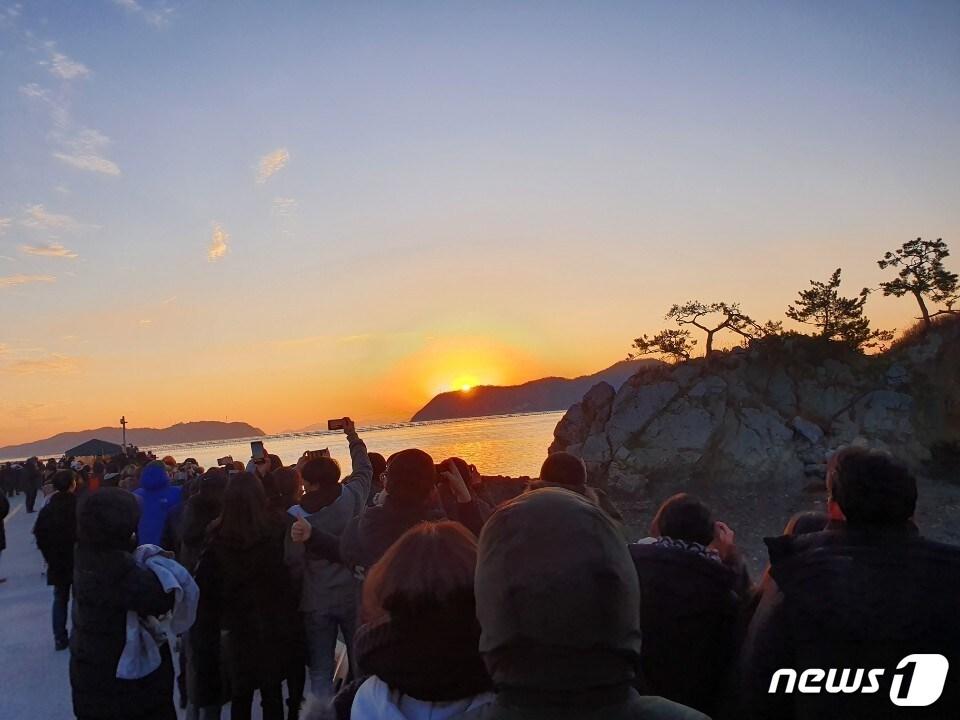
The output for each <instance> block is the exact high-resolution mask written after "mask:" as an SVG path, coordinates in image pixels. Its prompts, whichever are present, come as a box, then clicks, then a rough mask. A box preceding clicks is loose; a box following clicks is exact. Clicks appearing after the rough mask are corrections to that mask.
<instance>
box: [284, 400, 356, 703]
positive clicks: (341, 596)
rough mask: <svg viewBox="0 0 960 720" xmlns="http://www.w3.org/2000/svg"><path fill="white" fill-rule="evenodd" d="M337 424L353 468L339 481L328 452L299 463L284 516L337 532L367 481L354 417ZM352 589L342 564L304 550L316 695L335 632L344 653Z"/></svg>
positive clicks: (327, 678)
mask: <svg viewBox="0 0 960 720" xmlns="http://www.w3.org/2000/svg"><path fill="white" fill-rule="evenodd" d="M343 425H344V428H343V430H344V433H345V434H346V436H347V442H348V443H349V447H350V458H351V463H352V468H353V471H352V472H351V474H350V475H348V476H347V477H346V478H344V479H343V482H340V465H339V463H338V462H337V461H336V460H335V459H334V458H331V457H314V458H312V459H309V460H306V461H305V462H304V463H303V465H302V467H301V468H300V475H301V477H302V478H303V488H304V491H305V492H304V495H303V497H302V498H300V503H299V504H297V505H293V506H292V507H290V508H289V510H288V512H289V514H290V516H292V517H294V518H300V519H304V520H306V521H307V522H308V523H309V524H310V526H311V528H312V529H317V530H320V531H322V532H325V533H329V534H331V535H334V536H338V537H339V536H340V535H341V534H342V533H343V531H344V529H345V528H346V527H347V523H349V522H350V521H351V520H353V519H354V518H356V517H357V516H359V515H360V513H362V512H363V511H364V508H366V503H367V497H368V496H369V494H370V485H371V483H372V481H373V466H372V465H371V463H370V457H369V455H368V454H367V446H366V445H364V443H363V440H361V439H360V436H359V435H357V430H356V425H355V423H354V422H353V420H351V419H350V418H344V419H343ZM274 475H276V473H274ZM357 593H358V587H357V580H356V578H355V577H354V575H353V572H352V571H351V570H349V569H348V568H347V567H345V566H344V565H342V564H341V563H338V562H331V561H329V560H327V559H325V558H323V557H319V556H316V555H313V554H309V555H307V556H306V562H305V567H304V576H303V591H302V596H301V599H300V610H301V611H302V612H303V613H304V624H305V628H306V634H307V647H308V649H309V654H310V692H311V693H312V694H313V695H314V696H316V697H319V698H321V699H322V698H329V697H330V696H331V695H332V694H333V673H334V669H335V662H334V656H335V652H336V645H337V636H338V634H340V633H342V634H343V640H344V643H345V644H346V646H347V653H348V656H350V653H351V649H352V645H353V633H354V631H355V630H356V623H357Z"/></svg>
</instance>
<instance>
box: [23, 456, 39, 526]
mask: <svg viewBox="0 0 960 720" xmlns="http://www.w3.org/2000/svg"><path fill="white" fill-rule="evenodd" d="M22 473H23V474H22V478H23V480H22V482H23V491H24V493H25V494H26V498H27V499H26V507H27V512H28V513H32V512H34V506H35V505H36V502H37V492H38V491H39V490H40V481H41V479H42V475H41V472H40V463H39V461H38V460H37V458H35V457H32V458H30V459H29V460H27V462H26V464H25V465H24V466H23V471H22Z"/></svg>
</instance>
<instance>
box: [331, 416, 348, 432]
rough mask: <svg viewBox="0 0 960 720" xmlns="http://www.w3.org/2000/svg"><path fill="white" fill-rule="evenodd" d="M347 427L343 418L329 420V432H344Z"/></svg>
mask: <svg viewBox="0 0 960 720" xmlns="http://www.w3.org/2000/svg"><path fill="white" fill-rule="evenodd" d="M344 427H345V425H344V422H343V418H337V419H336V420H327V430H343V428H344Z"/></svg>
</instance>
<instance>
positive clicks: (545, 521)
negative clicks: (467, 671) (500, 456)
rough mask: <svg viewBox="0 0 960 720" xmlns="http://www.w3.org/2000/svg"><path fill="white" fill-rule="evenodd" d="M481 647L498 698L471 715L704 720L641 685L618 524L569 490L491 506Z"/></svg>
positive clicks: (632, 597)
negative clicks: (653, 695)
mask: <svg viewBox="0 0 960 720" xmlns="http://www.w3.org/2000/svg"><path fill="white" fill-rule="evenodd" d="M475 588H476V596H477V618H478V619H479V621H480V627H481V628H482V633H481V636H480V652H481V653H482V654H483V657H484V661H485V663H486V665H487V669H488V670H489V671H490V675H491V677H492V679H493V684H494V688H495V689H496V693H497V699H496V701H495V702H494V703H493V704H490V705H487V706H485V707H483V708H480V709H478V710H473V711H471V712H468V713H465V714H464V715H463V716H462V717H464V718H470V719H471V720H478V719H482V720H500V719H501V718H504V719H505V718H516V719H517V720H526V719H528V718H537V719H539V718H544V719H546V718H578V719H586V718H590V719H593V718H596V719H597V720H600V719H601V718H603V719H604V720H621V719H623V720H634V719H640V718H657V719H660V718H663V719H664V720H686V719H687V718H689V719H691V720H693V719H698V720H703V719H704V718H705V716H704V715H702V714H701V713H699V712H697V711H695V710H691V709H690V708H686V707H684V706H682V705H677V704H675V703H671V702H670V701H668V700H664V699H662V698H649V697H648V698H644V697H641V696H640V695H639V694H638V693H637V691H636V690H635V689H634V688H633V686H632V685H633V682H634V679H635V677H636V673H637V668H638V666H639V662H640V617H639V612H638V608H639V607H640V590H639V586H638V582H637V574H636V571H635V570H634V567H633V562H632V561H631V559H630V553H629V552H628V551H627V546H626V544H625V543H624V541H623V538H622V536H621V534H620V532H619V531H618V529H617V527H616V525H615V523H614V522H613V520H611V519H610V518H609V517H608V516H607V515H606V514H605V513H604V512H603V511H602V510H601V509H600V508H598V507H597V506H596V505H595V504H594V503H592V502H591V501H589V500H588V499H586V498H584V497H583V496H581V495H578V494H576V493H574V492H571V491H569V490H563V489H559V488H545V489H542V490H534V491H531V492H528V493H524V494H523V495H520V496H519V497H517V498H515V499H514V500H511V501H510V502H508V503H506V504H505V505H503V506H501V508H500V509H499V510H498V511H497V512H495V513H494V514H493V516H492V517H491V518H490V520H489V521H487V524H486V526H485V527H484V530H483V533H482V534H481V536H480V546H479V556H478V560H477V572H476V585H475Z"/></svg>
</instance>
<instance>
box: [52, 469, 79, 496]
mask: <svg viewBox="0 0 960 720" xmlns="http://www.w3.org/2000/svg"><path fill="white" fill-rule="evenodd" d="M50 482H51V483H52V484H53V489H54V490H56V491H57V492H73V491H74V490H75V489H76V487H77V478H76V475H74V472H73V470H57V471H56V472H55V473H54V474H53V478H52V479H51V481H50Z"/></svg>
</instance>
